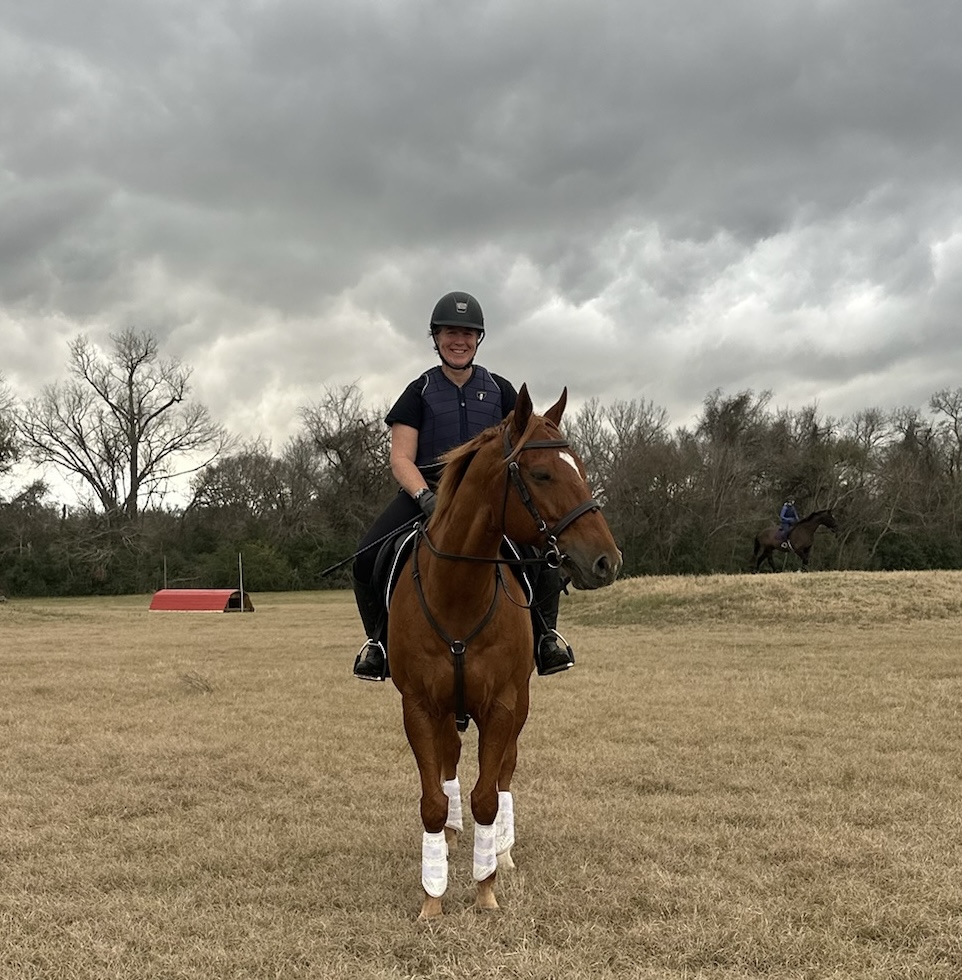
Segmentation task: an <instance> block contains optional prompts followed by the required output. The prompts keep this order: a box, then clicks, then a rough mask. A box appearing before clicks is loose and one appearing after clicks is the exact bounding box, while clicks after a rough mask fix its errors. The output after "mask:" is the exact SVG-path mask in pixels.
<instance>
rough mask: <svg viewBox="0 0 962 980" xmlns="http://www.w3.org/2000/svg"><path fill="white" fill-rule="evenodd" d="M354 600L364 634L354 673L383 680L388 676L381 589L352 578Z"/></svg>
mask: <svg viewBox="0 0 962 980" xmlns="http://www.w3.org/2000/svg"><path fill="white" fill-rule="evenodd" d="M351 581H352V583H353V585H354V599H355V601H356V602H357V611H358V612H359V613H360V614H361V623H362V624H363V625H364V631H365V633H367V639H366V640H365V641H364V646H362V647H361V649H360V651H359V652H358V655H357V656H356V657H355V658H354V676H355V677H357V678H358V679H359V680H362V681H383V680H384V679H385V677H387V676H389V675H388V670H387V653H386V651H385V649H384V639H385V636H384V626H385V619H386V616H385V610H384V596H383V594H382V593H381V590H380V589H378V588H376V587H375V586H373V585H368V584H367V583H366V582H359V581H358V580H357V579H356V578H353V577H352V579H351Z"/></svg>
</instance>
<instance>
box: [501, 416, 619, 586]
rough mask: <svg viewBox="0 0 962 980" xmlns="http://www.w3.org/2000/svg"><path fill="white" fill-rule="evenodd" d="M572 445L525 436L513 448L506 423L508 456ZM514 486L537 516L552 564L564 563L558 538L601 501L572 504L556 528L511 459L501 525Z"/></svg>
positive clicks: (505, 441)
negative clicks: (550, 522)
mask: <svg viewBox="0 0 962 980" xmlns="http://www.w3.org/2000/svg"><path fill="white" fill-rule="evenodd" d="M570 448H571V444H570V443H569V442H568V440H567V439H532V440H529V441H528V442H525V441H524V437H522V440H521V442H519V443H518V448H517V449H515V450H513V451H512V449H511V436H510V434H509V433H508V428H507V426H505V430H504V458H505V459H511V456H512V452H513V454H514V455H515V456H517V455H518V454H519V453H522V452H524V451H525V450H527V449H570ZM509 484H510V485H512V486H514V488H515V489H516V490H517V491H518V494H519V496H520V497H521V502H522V503H523V504H524V506H525V508H526V509H527V511H528V513H529V514H530V515H531V517H532V518H533V519H534V522H535V524H536V525H537V526H538V530H539V531H540V532H541V534H543V535H544V537H545V544H546V547H545V548H543V549H542V551H543V552H544V554H545V559H546V560H547V563H548V565H549V567H551V568H560V567H561V564H562V562H563V561H564V559H565V555H563V554H562V553H561V550H560V548H559V547H558V538H559V537H560V535H561V532H562V531H564V529H565V528H566V527H568V525H569V524H573V523H574V522H575V521H576V520H577V519H578V518H579V517H581V515H582V514H587V513H588V512H589V511H594V510H600V509H601V504H600V503H599V501H597V500H595V498H594V497H592V498H591V499H590V500H585V501H583V502H582V503H580V504H578V505H577V506H576V507H572V508H571V510H569V511H568V513H567V514H565V515H564V517H562V518H561V519H560V520H559V521H557V523H555V525H554V527H550V528H549V527H548V524H547V521H545V519H544V518H543V517H542V516H541V514H539V513H538V508H537V506H536V505H535V502H534V500H533V498H532V496H531V493H530V492H529V491H528V486H527V484H526V483H525V482H524V477H523V476H522V475H521V467H520V465H519V464H518V461H517V459H511V461H510V462H509V463H508V481H507V482H506V484H505V489H504V504H503V505H502V508H501V526H502V527H504V519H505V511H506V510H507V506H508V485H509Z"/></svg>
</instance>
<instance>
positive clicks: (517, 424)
mask: <svg viewBox="0 0 962 980" xmlns="http://www.w3.org/2000/svg"><path fill="white" fill-rule="evenodd" d="M530 418H531V396H530V395H529V394H528V385H527V383H525V384H523V385H522V386H521V390H520V391H519V392H518V400H517V401H516V402H515V403H514V429H515V431H516V432H517V433H518V435H521V433H522V432H524V430H525V429H527V428H528V421H529V420H530Z"/></svg>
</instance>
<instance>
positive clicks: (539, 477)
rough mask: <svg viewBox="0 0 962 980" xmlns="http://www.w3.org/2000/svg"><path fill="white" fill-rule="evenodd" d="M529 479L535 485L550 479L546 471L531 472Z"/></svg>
mask: <svg viewBox="0 0 962 980" xmlns="http://www.w3.org/2000/svg"><path fill="white" fill-rule="evenodd" d="M531 479H532V480H534V482H535V483H547V482H548V481H549V480H550V479H551V474H550V473H549V472H548V471H547V470H532V471H531Z"/></svg>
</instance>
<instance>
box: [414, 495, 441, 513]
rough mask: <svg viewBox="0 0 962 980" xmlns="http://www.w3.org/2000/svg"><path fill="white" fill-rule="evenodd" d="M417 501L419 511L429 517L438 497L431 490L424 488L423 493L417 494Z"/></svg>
mask: <svg viewBox="0 0 962 980" xmlns="http://www.w3.org/2000/svg"><path fill="white" fill-rule="evenodd" d="M417 501H418V506H419V507H420V508H421V513H422V514H424V516H425V517H430V516H431V515H432V514H433V513H434V508H435V506H436V505H437V502H438V498H437V497H436V496H435V493H434V491H433V490H425V491H424V493H419V494H418V497H417Z"/></svg>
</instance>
